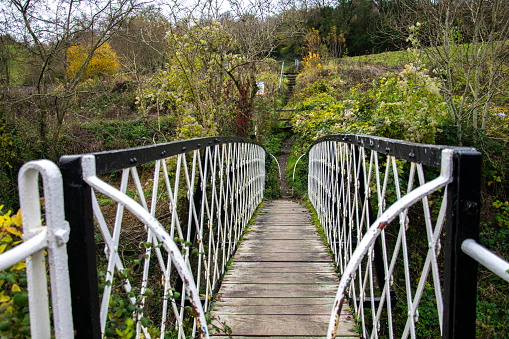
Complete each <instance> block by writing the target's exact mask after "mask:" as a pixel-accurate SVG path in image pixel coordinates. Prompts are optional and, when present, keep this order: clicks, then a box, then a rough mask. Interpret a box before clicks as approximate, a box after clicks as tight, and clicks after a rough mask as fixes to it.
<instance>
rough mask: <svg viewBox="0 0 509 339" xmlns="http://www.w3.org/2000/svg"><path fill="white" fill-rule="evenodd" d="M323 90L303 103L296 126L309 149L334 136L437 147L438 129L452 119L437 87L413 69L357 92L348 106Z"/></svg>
mask: <svg viewBox="0 0 509 339" xmlns="http://www.w3.org/2000/svg"><path fill="white" fill-rule="evenodd" d="M317 84H320V83H319V82H318V83H317ZM314 86H316V87H317V86H319V85H314ZM321 87H322V88H324V91H323V92H321V93H319V94H316V95H313V96H311V97H309V98H307V99H305V100H304V101H303V103H302V104H301V105H300V106H299V107H298V108H297V112H298V114H296V116H295V118H294V120H293V123H294V129H295V131H296V132H297V135H299V137H300V139H301V142H302V143H303V144H305V145H306V147H307V145H309V144H310V143H311V142H312V141H314V140H316V139H317V138H319V137H321V136H324V135H327V134H332V133H361V134H372V135H377V136H383V137H389V138H395V139H403V140H408V141H414V142H423V143H433V142H434V141H435V138H436V136H437V133H439V132H440V129H439V126H441V125H442V124H444V123H445V122H446V121H447V119H448V113H447V106H446V104H445V102H444V101H443V99H442V96H441V94H440V89H439V84H438V83H437V82H436V81H434V80H433V78H431V77H430V76H429V75H427V74H426V72H425V71H424V70H419V69H417V68H416V67H414V66H413V65H407V66H406V67H405V69H404V70H403V71H401V72H400V73H398V74H393V73H387V74H386V75H384V76H383V77H382V78H380V79H379V80H378V81H376V82H375V83H373V84H372V86H371V88H370V89H369V90H367V91H362V89H361V88H353V89H352V90H351V91H350V95H349V97H348V98H347V99H346V100H341V101H338V100H337V99H336V97H334V96H333V95H332V94H329V93H330V92H332V91H331V89H330V87H328V86H327V85H326V84H323V85H322V86H321ZM311 93H312V92H311Z"/></svg>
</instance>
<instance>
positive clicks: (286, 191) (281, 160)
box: [277, 137, 293, 199]
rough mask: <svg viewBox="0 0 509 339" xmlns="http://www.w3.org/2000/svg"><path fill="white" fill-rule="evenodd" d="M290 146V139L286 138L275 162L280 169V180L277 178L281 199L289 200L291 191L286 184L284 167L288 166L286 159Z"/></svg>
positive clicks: (291, 143) (291, 141)
mask: <svg viewBox="0 0 509 339" xmlns="http://www.w3.org/2000/svg"><path fill="white" fill-rule="evenodd" d="M292 145H293V140H292V138H291V137H289V138H286V139H285V141H283V145H282V146H281V154H280V155H279V156H278V157H277V161H278V162H279V166H280V167H281V178H279V185H280V186H281V195H282V196H283V199H289V198H291V197H292V189H291V187H290V186H288V184H287V183H286V166H287V164H288V158H289V157H290V151H291V149H292Z"/></svg>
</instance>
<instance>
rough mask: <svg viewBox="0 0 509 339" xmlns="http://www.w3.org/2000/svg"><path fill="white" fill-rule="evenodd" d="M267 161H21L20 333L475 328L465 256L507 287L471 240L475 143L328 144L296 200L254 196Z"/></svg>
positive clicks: (12, 259)
mask: <svg viewBox="0 0 509 339" xmlns="http://www.w3.org/2000/svg"><path fill="white" fill-rule="evenodd" d="M275 164H276V162H275V161H273V156H271V155H270V154H268V152H266V151H265V149H264V147H263V146H262V145H260V144H258V143H256V142H254V141H252V140H249V139H241V138H230V137H228V138H227V137H217V138H199V139H191V140H185V141H176V142H171V143H165V144H158V145H153V146H147V147H140V148H133V149H126V150H117V151H109V152H102V153H94V154H84V155H71V156H64V157H62V158H61V159H60V166H59V167H57V166H56V165H54V164H53V163H51V162H49V161H47V160H39V161H34V162H30V163H27V164H25V165H24V166H23V168H22V169H21V171H20V174H19V187H20V204H21V212H22V217H23V240H24V241H23V243H21V244H20V245H18V246H16V247H14V248H13V249H12V250H10V251H8V252H6V253H4V254H2V255H1V256H0V268H1V269H2V270H6V269H9V267H10V266H12V265H14V264H16V263H17V262H19V261H20V260H24V259H25V258H26V265H27V268H26V272H27V280H28V298H29V308H30V323H31V333H32V337H33V338H50V337H52V336H54V337H56V338H72V337H74V338H87V339H89V338H105V337H106V338H108V337H120V338H178V339H184V338H194V337H200V338H210V337H217V338H269V337H270V338H280V339H283V338H302V339H303V338H334V337H337V338H340V337H343V338H355V337H364V338H368V337H369V338H379V337H383V338H395V337H397V338H399V337H402V338H408V337H411V338H420V337H443V338H473V337H474V336H475V319H476V288H477V268H478V263H481V264H482V265H484V266H486V267H488V268H489V269H490V270H492V271H493V272H494V273H495V274H497V275H499V276H500V277H501V278H502V279H505V280H506V281H508V282H509V273H508V272H509V264H508V263H507V262H506V261H504V260H503V259H501V258H499V257H497V256H496V255H494V254H492V253H491V252H490V251H489V250H487V249H485V248H483V247H482V246H480V245H479V244H478V243H477V240H478V225H479V211H480V174H481V173H480V170H481V155H480V153H479V152H477V151H476V150H475V149H471V148H461V147H445V146H430V145H421V144H414V143H407V142H401V141H396V140H390V139H385V138H378V137H373V136H365V135H331V136H327V137H324V138H321V139H319V140H317V141H316V142H315V143H314V144H313V145H312V146H311V147H310V149H309V151H308V152H307V153H306V154H305V155H304V156H303V157H302V159H301V160H300V162H299V163H298V164H297V166H305V168H307V172H308V175H307V183H308V186H307V187H308V191H307V197H308V198H309V206H307V205H305V204H304V203H302V202H295V201H291V200H288V199H285V200H276V201H265V202H264V201H263V194H264V188H265V180H266V173H267V169H269V168H270V166H275ZM39 177H41V178H42V190H40V189H39V182H40V180H39ZM40 192H42V196H43V197H44V205H43V206H42V205H41V200H40V199H39V197H40ZM41 220H43V222H42V223H41ZM46 260H47V261H48V264H46ZM47 268H49V270H47ZM48 279H49V282H50V283H49V285H48V283H47V281H48ZM48 289H49V290H50V297H49V296H48Z"/></svg>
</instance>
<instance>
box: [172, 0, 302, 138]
mask: <svg viewBox="0 0 509 339" xmlns="http://www.w3.org/2000/svg"><path fill="white" fill-rule="evenodd" d="M229 4H230V8H231V10H230V11H229V12H227V13H224V12H221V10H220V9H219V8H218V7H217V4H214V3H211V2H207V3H205V4H202V5H200V7H196V8H193V9H191V10H189V11H187V12H185V19H184V20H183V19H179V18H181V17H182V15H183V12H182V11H181V9H180V8H179V7H178V6H177V5H175V6H174V7H173V12H172V14H173V21H174V22H175V25H173V26H172V27H171V30H170V34H168V39H169V57H170V60H171V61H170V64H169V65H170V68H171V69H172V70H173V71H174V72H177V73H178V74H181V75H182V76H181V77H180V79H181V80H182V82H183V84H182V87H183V88H186V91H187V93H188V97H189V98H190V99H191V100H193V103H194V109H195V113H194V116H195V117H196V118H197V121H199V123H200V125H201V126H202V128H203V129H204V132H203V133H209V132H210V130H211V129H212V126H209V125H208V124H209V122H210V121H216V122H217V118H218V117H219V116H221V112H218V111H217V110H218V109H219V108H221V109H224V110H226V111H228V110H230V109H232V107H235V108H234V109H233V110H234V113H233V115H234V116H233V119H231V120H233V121H235V123H236V131H235V133H236V134H237V135H239V136H248V135H249V132H250V128H251V126H250V124H251V118H252V113H253V103H254V98H255V95H256V92H257V86H256V73H257V69H258V67H259V66H260V65H261V64H263V62H264V60H266V59H267V58H268V57H270V56H271V55H272V54H273V53H274V52H275V50H276V48H277V47H278V46H279V45H280V44H281V43H282V41H284V40H285V39H286V38H288V37H291V36H293V35H295V34H298V33H299V32H300V29H301V27H302V22H303V21H302V18H301V17H299V12H298V11H295V10H292V9H290V10H287V11H283V9H285V8H280V7H277V6H276V5H275V4H271V2H270V1H262V2H256V3H255V2H253V3H246V2H233V1H232V2H230V3H229ZM198 10H199V13H200V14H199V16H195V15H194V13H196V11H198ZM177 23H178V24H177ZM214 117H215V118H214Z"/></svg>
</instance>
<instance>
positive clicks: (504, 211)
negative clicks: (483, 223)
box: [493, 200, 509, 230]
mask: <svg viewBox="0 0 509 339" xmlns="http://www.w3.org/2000/svg"><path fill="white" fill-rule="evenodd" d="M493 207H495V209H496V210H495V218H496V219H497V222H498V225H499V226H500V227H501V228H505V229H508V230H509V201H505V202H501V201H499V200H496V201H495V202H494V203H493Z"/></svg>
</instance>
